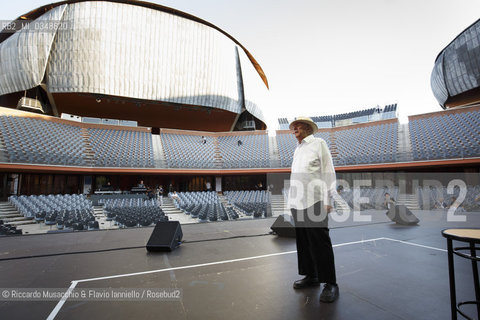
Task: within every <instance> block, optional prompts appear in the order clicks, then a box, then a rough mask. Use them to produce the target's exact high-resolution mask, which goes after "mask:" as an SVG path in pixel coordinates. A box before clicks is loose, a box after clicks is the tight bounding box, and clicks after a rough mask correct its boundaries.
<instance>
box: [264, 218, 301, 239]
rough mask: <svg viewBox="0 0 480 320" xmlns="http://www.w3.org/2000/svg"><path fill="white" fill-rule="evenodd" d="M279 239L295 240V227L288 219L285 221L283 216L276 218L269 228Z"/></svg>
mask: <svg viewBox="0 0 480 320" xmlns="http://www.w3.org/2000/svg"><path fill="white" fill-rule="evenodd" d="M270 229H272V231H273V232H274V233H276V234H277V235H278V236H279V237H289V238H295V237H296V233H295V227H294V226H293V222H292V221H291V220H290V219H285V217H284V216H283V215H280V216H278V218H277V220H275V222H274V223H273V224H272V226H271V227H270Z"/></svg>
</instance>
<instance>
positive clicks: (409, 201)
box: [396, 194, 420, 210]
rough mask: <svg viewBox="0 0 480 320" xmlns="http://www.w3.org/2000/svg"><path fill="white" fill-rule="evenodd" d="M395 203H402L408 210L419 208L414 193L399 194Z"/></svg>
mask: <svg viewBox="0 0 480 320" xmlns="http://www.w3.org/2000/svg"><path fill="white" fill-rule="evenodd" d="M396 202H397V204H403V205H404V206H406V207H407V208H408V209H410V210H420V206H419V205H418V199H417V196H416V195H414V194H399V195H398V199H397V201H396Z"/></svg>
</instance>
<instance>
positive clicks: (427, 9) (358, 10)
mask: <svg viewBox="0 0 480 320" xmlns="http://www.w3.org/2000/svg"><path fill="white" fill-rule="evenodd" d="M51 2H52V1H45V0H20V1H7V2H4V3H2V10H1V13H0V20H13V19H15V18H17V17H19V16H20V15H22V14H24V13H26V12H28V11H30V10H32V9H35V8H37V7H39V6H41V5H44V4H48V3H51ZM150 2H155V3H159V4H162V5H165V6H168V7H172V8H176V9H179V10H181V11H184V12H187V13H190V14H193V15H195V16H198V17H199V18H202V19H204V20H207V21H209V22H211V23H213V24H215V25H216V26H218V27H220V28H221V29H223V30H224V31H226V32H227V33H229V34H230V35H232V36H233V37H234V38H236V39H237V40H238V41H240V42H241V43H242V44H243V45H244V46H245V47H246V48H247V49H248V50H249V51H250V52H251V53H252V54H253V55H254V57H255V58H256V60H257V61H258V62H259V63H260V65H261V66H262V68H263V69H264V71H265V73H266V75H267V77H268V80H269V84H270V96H271V100H270V105H268V106H264V107H263V110H264V113H265V115H266V117H267V120H268V125H269V128H270V130H272V129H273V130H275V129H277V118H279V117H287V118H291V117H294V116H297V115H307V116H314V115H331V114H338V113H344V112H350V111H356V110H360V109H366V108H372V107H375V106H377V105H380V106H381V107H383V106H385V105H386V104H392V103H398V110H399V113H400V118H401V120H404V119H405V118H406V116H408V115H412V114H419V113H425V112H432V111H439V110H441V108H440V106H439V105H438V103H437V101H436V100H435V98H434V97H433V94H432V91H431V88H430V74H431V71H432V68H433V64H434V61H435V58H436V56H437V54H438V53H439V52H440V51H441V50H442V49H443V48H444V47H445V46H446V45H447V44H448V43H449V42H450V41H452V40H453V39H454V38H455V37H456V36H457V35H458V34H459V33H460V32H462V31H463V30H464V29H465V28H466V27H468V26H469V25H470V24H472V23H473V22H474V21H476V20H477V19H478V18H479V13H480V1H478V0H461V1H458V0H243V1H225V0H201V1H199V0H165V1H150Z"/></svg>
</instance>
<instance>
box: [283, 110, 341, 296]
mask: <svg viewBox="0 0 480 320" xmlns="http://www.w3.org/2000/svg"><path fill="white" fill-rule="evenodd" d="M290 130H293V134H294V135H295V138H296V139H297V140H298V146H297V148H296V149H295V153H294V155H293V162H292V170H291V176H290V191H289V200H288V204H289V208H290V209H291V212H292V216H293V219H294V222H295V231H296V239H297V257H298V273H299V274H301V275H304V276H305V277H304V278H303V279H301V280H298V281H295V282H294V284H293V287H294V288H295V289H303V288H307V287H313V286H319V285H320V283H325V285H324V287H323V290H322V293H321V295H320V301H321V302H333V301H335V300H336V299H337V298H338V294H339V290H338V285H337V282H336V274H335V260H334V255H333V248H332V242H331V240H330V235H329V229H328V213H330V211H331V210H332V204H331V198H332V193H334V192H335V184H336V177H335V169H334V167H333V161H332V156H331V154H330V151H329V149H328V146H327V143H326V142H325V140H323V139H321V138H315V137H314V136H313V134H314V133H316V132H317V130H318V127H317V125H316V124H315V122H313V121H312V119H310V118H307V117H298V118H296V119H295V120H294V121H293V122H292V123H291V124H290Z"/></svg>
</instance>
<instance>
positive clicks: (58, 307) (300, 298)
mask: <svg viewBox="0 0 480 320" xmlns="http://www.w3.org/2000/svg"><path fill="white" fill-rule="evenodd" d="M414 214H415V215H416V216H417V217H418V218H419V219H420V223H419V225H418V226H409V227H405V226H399V225H396V224H395V223H393V222H390V221H389V220H388V218H386V217H385V214H384V211H367V212H362V216H368V215H370V216H371V217H372V220H371V221H365V222H361V223H354V222H352V221H350V220H348V221H346V222H344V223H338V222H331V224H330V228H331V231H330V235H331V238H332V242H333V244H334V252H335V260H336V270H337V279H338V284H339V288H340V297H339V299H338V300H337V301H336V302H334V303H332V304H324V303H320V302H319V295H320V292H321V288H320V287H319V288H312V289H304V290H294V289H293V288H292V284H293V282H294V281H295V280H297V279H299V278H300V276H299V275H298V274H297V258H296V252H295V250H296V247H295V240H294V239H292V238H282V237H278V236H275V235H270V234H269V232H270V231H271V230H270V226H271V225H272V224H273V222H274V221H275V218H268V219H258V220H248V221H247V220H246V221H234V222H217V223H203V224H191V225H182V231H183V234H184V236H183V240H184V243H182V245H181V246H180V247H179V248H177V249H176V250H174V251H172V252H169V253H148V252H147V251H146V249H145V244H146V242H147V240H148V238H149V237H150V235H151V233H152V230H153V228H135V229H121V230H108V231H90V232H75V233H58V234H42V235H28V236H21V237H4V238H0V245H1V246H0V248H1V249H0V274H1V277H0V288H2V294H3V291H4V290H6V288H39V289H45V288H64V289H66V288H69V287H70V288H75V289H76V290H80V289H94V290H95V291H96V292H97V291H98V290H101V289H103V288H106V289H109V288H115V289H117V288H118V289H120V288H127V289H135V292H141V291H142V290H143V289H147V288H155V289H159V288H164V289H165V290H166V292H173V293H174V294H176V293H177V292H179V293H180V298H179V299H177V300H174V301H167V300H165V299H154V300H151V301H147V300H146V299H140V300H138V301H123V300H118V299H117V300H115V299H111V300H108V301H101V299H99V298H93V297H92V298H91V299H89V300H88V301H75V300H74V299H56V300H52V301H6V299H3V301H0V314H1V315H2V318H5V319H7V318H13V319H47V318H50V319H53V318H55V319H87V318H90V319H368V320H373V319H382V320H384V319H409V320H410V319H449V318H450V296H449V282H448V265H447V254H446V239H444V238H443V237H442V236H441V230H442V229H445V228H452V227H480V213H464V214H465V215H466V218H467V220H466V221H465V222H447V217H446V212H445V211H414ZM455 267H456V280H457V300H459V301H461V300H473V298H474V289H473V278H472V273H471V272H472V271H471V264H470V263H469V261H467V260H465V259H460V258H458V257H456V258H455ZM177 290H178V291H177ZM465 310H467V311H470V310H469V309H465ZM470 314H472V315H473V314H474V313H473V311H472V313H470Z"/></svg>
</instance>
